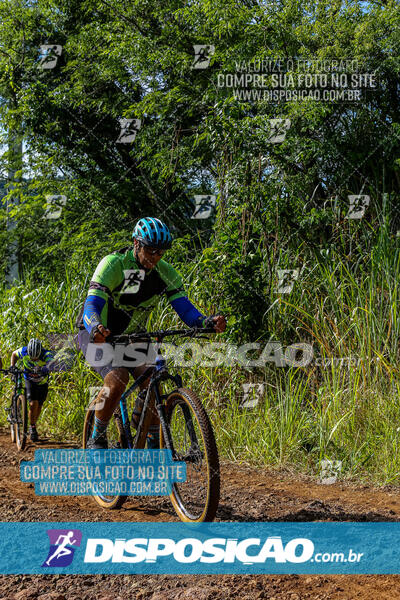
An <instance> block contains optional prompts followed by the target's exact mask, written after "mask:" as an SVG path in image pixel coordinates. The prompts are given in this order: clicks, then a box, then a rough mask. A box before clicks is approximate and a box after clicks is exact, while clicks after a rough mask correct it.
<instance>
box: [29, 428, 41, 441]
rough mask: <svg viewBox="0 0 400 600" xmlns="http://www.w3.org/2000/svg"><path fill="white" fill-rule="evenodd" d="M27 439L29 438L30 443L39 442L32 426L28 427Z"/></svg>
mask: <svg viewBox="0 0 400 600" xmlns="http://www.w3.org/2000/svg"><path fill="white" fill-rule="evenodd" d="M29 437H30V438H31V441H32V442H38V441H39V436H38V432H37V431H36V427H34V426H33V425H31V426H30V427H29Z"/></svg>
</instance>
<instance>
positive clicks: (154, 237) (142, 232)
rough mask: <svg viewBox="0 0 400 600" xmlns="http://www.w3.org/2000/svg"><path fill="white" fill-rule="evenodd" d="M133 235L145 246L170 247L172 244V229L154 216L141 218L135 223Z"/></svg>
mask: <svg viewBox="0 0 400 600" xmlns="http://www.w3.org/2000/svg"><path fill="white" fill-rule="evenodd" d="M132 237H133V238H135V239H137V240H139V242H140V243H141V244H143V245H144V246H152V247H153V248H170V247H171V244H172V236H171V232H170V230H169V229H168V227H167V226H166V224H165V223H163V222H162V221H160V219H155V218H154V217H144V218H143V219H140V221H138V222H137V223H136V225H135V229H134V230H133V234H132Z"/></svg>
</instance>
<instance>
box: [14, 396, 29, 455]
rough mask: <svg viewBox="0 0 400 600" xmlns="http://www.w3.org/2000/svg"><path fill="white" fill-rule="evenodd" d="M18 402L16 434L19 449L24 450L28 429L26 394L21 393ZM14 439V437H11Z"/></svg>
mask: <svg viewBox="0 0 400 600" xmlns="http://www.w3.org/2000/svg"><path fill="white" fill-rule="evenodd" d="M15 403H16V411H15V412H16V414H15V423H14V435H15V441H16V443H17V448H18V450H23V449H24V448H25V445H26V437H27V436H26V433H27V430H28V406H27V401H26V396H25V394H19V396H18V397H17V399H16V400H15ZM11 439H12V438H11Z"/></svg>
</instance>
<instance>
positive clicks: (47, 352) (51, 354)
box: [43, 350, 54, 365]
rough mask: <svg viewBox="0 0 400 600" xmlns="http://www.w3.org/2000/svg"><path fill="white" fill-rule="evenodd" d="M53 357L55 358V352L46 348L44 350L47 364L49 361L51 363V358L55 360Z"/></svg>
mask: <svg viewBox="0 0 400 600" xmlns="http://www.w3.org/2000/svg"><path fill="white" fill-rule="evenodd" d="M53 358H54V354H53V352H51V351H50V350H45V351H44V352H43V360H44V362H45V363H46V365H47V364H48V363H49V362H50V361H51V360H53Z"/></svg>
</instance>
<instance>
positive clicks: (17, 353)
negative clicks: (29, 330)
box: [10, 346, 27, 367]
mask: <svg viewBox="0 0 400 600" xmlns="http://www.w3.org/2000/svg"><path fill="white" fill-rule="evenodd" d="M26 354H27V348H26V346H22V348H18V350H14V352H13V353H12V354H11V362H10V366H11V367H15V365H16V364H17V362H18V361H19V360H20V359H21V358H22V357H23V356H25V355H26Z"/></svg>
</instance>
